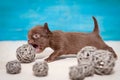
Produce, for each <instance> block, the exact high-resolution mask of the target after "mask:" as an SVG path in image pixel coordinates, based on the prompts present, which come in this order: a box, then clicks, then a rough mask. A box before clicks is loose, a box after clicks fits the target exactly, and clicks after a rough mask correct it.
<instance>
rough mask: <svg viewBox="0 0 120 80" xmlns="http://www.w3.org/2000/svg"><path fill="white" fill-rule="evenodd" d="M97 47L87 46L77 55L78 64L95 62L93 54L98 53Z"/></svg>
mask: <svg viewBox="0 0 120 80" xmlns="http://www.w3.org/2000/svg"><path fill="white" fill-rule="evenodd" d="M96 50H97V49H96V47H93V46H86V47H83V48H82V49H81V50H80V51H79V52H78V53H77V61H78V64H81V63H82V62H83V61H84V62H89V61H93V55H94V54H93V53H94V52H95V51H96Z"/></svg>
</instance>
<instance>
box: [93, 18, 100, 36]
mask: <svg viewBox="0 0 120 80" xmlns="http://www.w3.org/2000/svg"><path fill="white" fill-rule="evenodd" d="M92 18H93V20H94V30H93V33H96V34H99V27H98V23H97V20H96V18H95V17H94V16H93V17H92Z"/></svg>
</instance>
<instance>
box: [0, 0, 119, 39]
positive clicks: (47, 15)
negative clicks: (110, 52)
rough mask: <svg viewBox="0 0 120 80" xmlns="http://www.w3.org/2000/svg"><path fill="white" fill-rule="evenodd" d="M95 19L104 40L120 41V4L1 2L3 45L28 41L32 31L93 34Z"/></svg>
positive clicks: (111, 0)
mask: <svg viewBox="0 0 120 80" xmlns="http://www.w3.org/2000/svg"><path fill="white" fill-rule="evenodd" d="M92 16H95V17H96V18H97V20H98V23H99V26H100V32H101V33H100V34H101V36H102V38H103V39H104V40H120V37H119V35H120V0H0V41H2V40H27V33H28V30H29V29H30V28H32V27H33V26H35V25H38V24H44V23H45V22H48V24H49V27H50V30H52V31H53V30H62V31H65V32H70V31H72V32H75V31H77V32H91V31H92V30H93V20H92V18H91V17H92Z"/></svg>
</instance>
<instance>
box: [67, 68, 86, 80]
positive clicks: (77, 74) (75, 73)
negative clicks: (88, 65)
mask: <svg viewBox="0 0 120 80" xmlns="http://www.w3.org/2000/svg"><path fill="white" fill-rule="evenodd" d="M69 78H70V79H71V80H83V79H84V78H85V75H84V71H83V68H82V67H79V66H72V67H70V68H69Z"/></svg>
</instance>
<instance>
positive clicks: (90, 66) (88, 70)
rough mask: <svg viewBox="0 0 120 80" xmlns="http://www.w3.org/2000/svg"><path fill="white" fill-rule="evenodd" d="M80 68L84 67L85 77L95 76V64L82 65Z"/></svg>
mask: <svg viewBox="0 0 120 80" xmlns="http://www.w3.org/2000/svg"><path fill="white" fill-rule="evenodd" d="M78 66H79V67H82V69H83V72H84V75H85V77H88V76H93V75H94V64H93V63H91V62H89V63H86V62H85V64H83V63H82V64H80V65H78Z"/></svg>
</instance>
